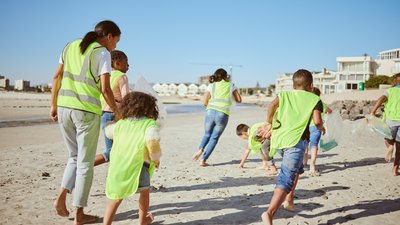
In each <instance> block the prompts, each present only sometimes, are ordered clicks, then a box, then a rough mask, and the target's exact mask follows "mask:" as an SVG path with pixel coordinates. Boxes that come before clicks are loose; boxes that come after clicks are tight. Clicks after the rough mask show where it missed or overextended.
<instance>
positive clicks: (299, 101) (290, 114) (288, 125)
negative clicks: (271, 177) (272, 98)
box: [269, 90, 320, 158]
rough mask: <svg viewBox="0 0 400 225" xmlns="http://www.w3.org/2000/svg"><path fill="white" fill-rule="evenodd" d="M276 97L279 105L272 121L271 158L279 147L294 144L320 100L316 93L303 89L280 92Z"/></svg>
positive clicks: (292, 145) (298, 139)
mask: <svg viewBox="0 0 400 225" xmlns="http://www.w3.org/2000/svg"><path fill="white" fill-rule="evenodd" d="M278 97H279V107H278V108H277V110H276V112H275V114H274V120H273V122H272V136H271V146H270V152H269V156H270V157H271V158H272V157H274V155H275V153H276V152H277V151H278V150H279V149H285V148H290V147H294V146H296V144H297V143H298V142H299V141H300V138H301V136H302V135H303V133H304V131H305V129H306V128H308V126H307V125H308V122H309V121H310V119H311V115H312V112H313V109H314V108H315V106H316V105H317V103H318V101H319V100H320V98H319V97H318V96H317V95H315V94H313V93H311V92H307V91H303V90H292V91H285V92H280V93H279V94H278Z"/></svg>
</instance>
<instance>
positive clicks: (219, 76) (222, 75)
mask: <svg viewBox="0 0 400 225" xmlns="http://www.w3.org/2000/svg"><path fill="white" fill-rule="evenodd" d="M211 77H213V78H212V79H213V82H219V81H221V80H225V81H229V77H228V73H227V72H226V70H224V69H222V68H219V69H217V70H216V71H215V73H214V75H212V76H211ZM211 77H210V83H213V82H211Z"/></svg>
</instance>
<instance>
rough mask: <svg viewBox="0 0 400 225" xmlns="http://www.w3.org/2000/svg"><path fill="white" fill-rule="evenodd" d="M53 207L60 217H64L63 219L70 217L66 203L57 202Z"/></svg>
mask: <svg viewBox="0 0 400 225" xmlns="http://www.w3.org/2000/svg"><path fill="white" fill-rule="evenodd" d="M53 206H54V208H55V209H56V211H57V214H58V215H59V216H62V217H68V216H69V211H68V209H67V207H66V206H65V202H64V203H61V202H59V201H57V200H56V201H55V202H54V204H53Z"/></svg>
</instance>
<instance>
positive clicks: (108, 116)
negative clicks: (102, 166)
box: [101, 111, 115, 162]
mask: <svg viewBox="0 0 400 225" xmlns="http://www.w3.org/2000/svg"><path fill="white" fill-rule="evenodd" d="M114 118H115V115H114V113H112V112H105V111H104V112H103V114H102V115H101V129H102V130H103V133H104V141H105V142H106V149H105V150H104V152H103V158H104V160H105V161H106V162H108V160H110V151H111V147H112V144H113V140H111V139H108V138H107V136H106V134H105V132H104V127H105V126H106V124H107V123H108V122H111V121H113V120H114Z"/></svg>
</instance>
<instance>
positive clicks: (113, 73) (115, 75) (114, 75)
mask: <svg viewBox="0 0 400 225" xmlns="http://www.w3.org/2000/svg"><path fill="white" fill-rule="evenodd" d="M123 75H125V73H124V72H121V71H119V70H113V71H111V77H110V86H111V89H112V90H113V91H114V90H115V88H117V87H118V82H117V81H118V79H119V78H120V77H122V76H123ZM100 101H101V107H102V108H103V109H104V107H106V105H107V102H106V100H105V99H104V97H103V95H100Z"/></svg>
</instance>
